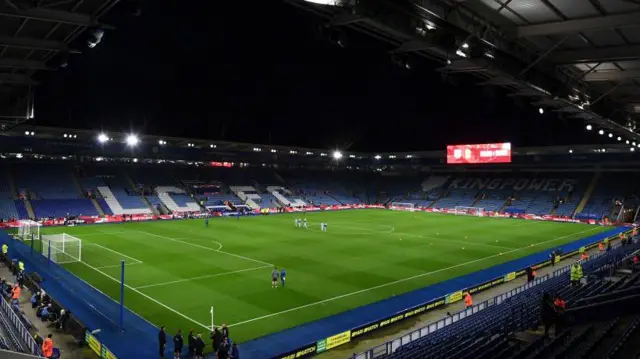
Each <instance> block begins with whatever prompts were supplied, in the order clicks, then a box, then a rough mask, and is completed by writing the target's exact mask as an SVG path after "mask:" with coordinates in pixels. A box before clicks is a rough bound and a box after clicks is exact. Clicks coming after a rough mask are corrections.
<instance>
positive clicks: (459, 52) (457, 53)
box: [456, 49, 467, 57]
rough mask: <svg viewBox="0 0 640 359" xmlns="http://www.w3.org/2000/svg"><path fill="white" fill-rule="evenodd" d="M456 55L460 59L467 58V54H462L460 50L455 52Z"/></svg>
mask: <svg viewBox="0 0 640 359" xmlns="http://www.w3.org/2000/svg"><path fill="white" fill-rule="evenodd" d="M456 55H458V56H460V57H467V54H465V53H464V52H462V50H460V49H458V50H456Z"/></svg>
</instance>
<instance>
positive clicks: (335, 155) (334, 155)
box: [333, 151, 342, 160]
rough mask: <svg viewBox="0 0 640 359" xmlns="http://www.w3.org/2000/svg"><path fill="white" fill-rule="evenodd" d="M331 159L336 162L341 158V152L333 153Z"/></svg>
mask: <svg viewBox="0 0 640 359" xmlns="http://www.w3.org/2000/svg"><path fill="white" fill-rule="evenodd" d="M333 158H335V159H336V160H339V159H341V158H342V152H340V151H333Z"/></svg>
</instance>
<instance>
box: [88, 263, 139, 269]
mask: <svg viewBox="0 0 640 359" xmlns="http://www.w3.org/2000/svg"><path fill="white" fill-rule="evenodd" d="M137 264H142V263H138V262H136V263H125V264H124V265H125V266H134V265H137ZM120 266H122V264H111V265H108V266H100V267H96V268H98V269H105V268H116V267H118V268H120Z"/></svg>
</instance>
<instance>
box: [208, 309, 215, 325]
mask: <svg viewBox="0 0 640 359" xmlns="http://www.w3.org/2000/svg"><path fill="white" fill-rule="evenodd" d="M209 313H211V331H213V329H214V328H215V326H214V325H213V306H211V310H209Z"/></svg>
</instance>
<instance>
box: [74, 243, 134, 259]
mask: <svg viewBox="0 0 640 359" xmlns="http://www.w3.org/2000/svg"><path fill="white" fill-rule="evenodd" d="M86 246H96V247H100V248H102V249H106V250H108V251H109V252H112V253H115V254H118V255H121V256H123V257H125V258H129V259H131V260H134V261H136V264H142V261H141V260H139V259H135V258H133V257H129V256H128V255H126V254H124V253H120V252H118V251H114V250H113V249H111V248H107V247H105V246H101V245H99V244H96V243H89V244H85V247H86ZM131 264H133V263H131Z"/></svg>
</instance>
